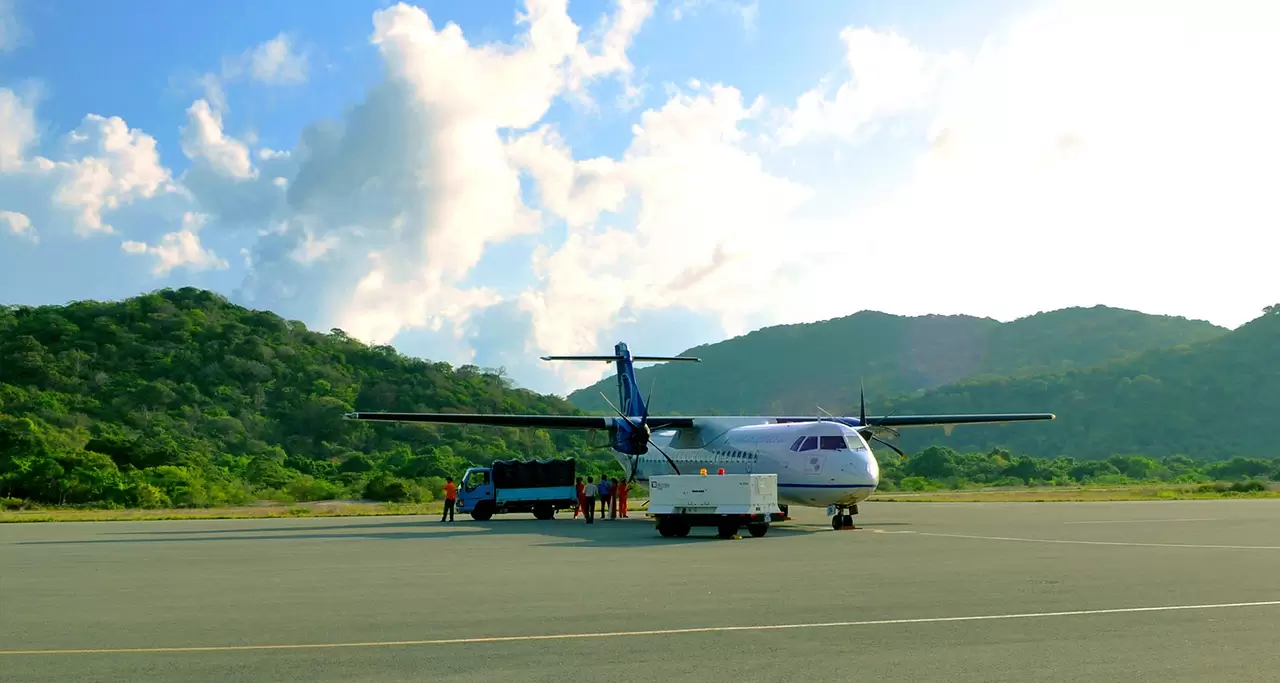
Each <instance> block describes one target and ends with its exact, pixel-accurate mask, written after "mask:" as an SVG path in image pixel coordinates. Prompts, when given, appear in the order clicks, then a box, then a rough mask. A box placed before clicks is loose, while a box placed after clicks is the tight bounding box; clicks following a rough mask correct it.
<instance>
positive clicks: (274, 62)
mask: <svg viewBox="0 0 1280 683" xmlns="http://www.w3.org/2000/svg"><path fill="white" fill-rule="evenodd" d="M242 59H243V60H244V61H246V62H248V71H249V73H250V75H252V76H253V78H254V80H256V81H259V82H261V83H271V84H286V83H290V84H292V83H303V82H305V81H306V80H307V55H306V53H304V52H301V51H298V50H296V49H295V46H294V44H293V40H292V38H290V37H289V36H288V35H286V34H284V33H281V34H279V35H277V36H276V37H275V38H272V39H271V40H268V41H266V42H265V43H262V44H261V45H259V46H257V47H255V48H254V49H253V50H251V51H249V52H247V53H246V54H245V55H244V56H243V57H242Z"/></svg>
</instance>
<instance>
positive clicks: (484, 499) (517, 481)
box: [458, 458, 578, 522]
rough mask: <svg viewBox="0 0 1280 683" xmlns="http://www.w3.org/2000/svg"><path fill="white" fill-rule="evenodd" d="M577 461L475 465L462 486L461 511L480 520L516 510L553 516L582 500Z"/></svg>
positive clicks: (525, 461) (500, 461) (535, 515)
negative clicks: (575, 477)
mask: <svg viewBox="0 0 1280 683" xmlns="http://www.w3.org/2000/svg"><path fill="white" fill-rule="evenodd" d="M576 464H577V463H576V461H575V460H573V459H572V458H571V459H568V460H499V461H497V462H494V463H493V465H492V466H490V467H472V468H470V469H468V470H467V473H466V474H464V475H462V485H461V486H460V487H458V512H461V513H463V514H470V515H471V518H472V519H475V520H477V521H480V522H483V521H486V520H488V519H489V518H491V517H493V515H495V514H505V513H513V512H529V513H533V516H534V517H536V518H538V519H543V520H546V519H551V518H552V517H555V513H556V511H558V510H572V509H573V508H574V507H575V506H577V504H578V489H577V487H576V486H575V480H574V473H575V471H576Z"/></svg>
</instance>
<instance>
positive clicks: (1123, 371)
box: [874, 307, 1280, 459]
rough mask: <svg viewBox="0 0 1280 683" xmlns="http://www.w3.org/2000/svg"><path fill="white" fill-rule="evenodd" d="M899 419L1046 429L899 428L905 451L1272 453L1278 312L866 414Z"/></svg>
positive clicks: (1278, 416) (1279, 378)
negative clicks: (1093, 362)
mask: <svg viewBox="0 0 1280 683" xmlns="http://www.w3.org/2000/svg"><path fill="white" fill-rule="evenodd" d="M875 408H876V410H875V411H874V412H876V413H880V412H881V410H882V409H886V408H887V410H888V411H891V412H896V413H898V414H904V415H905V414H912V413H934V412H941V413H966V412H984V411H1014V412H1021V411H1048V412H1053V413H1055V414H1057V416H1058V419H1057V420H1056V421H1054V422H1047V423H1034V424H1024V425H1018V424H1011V425H1001V426H981V427H978V426H975V427H960V428H957V429H956V430H955V431H954V432H953V434H952V435H951V436H950V437H945V436H944V435H943V433H942V431H941V430H940V429H932V428H931V429H910V430H903V432H902V441H901V446H903V447H904V448H906V449H907V450H908V452H911V450H912V449H918V448H923V447H925V446H928V445H931V444H943V445H946V446H949V447H951V448H954V449H956V450H960V451H966V450H975V449H976V450H986V449H989V448H991V447H992V446H1002V447H1006V448H1009V449H1011V450H1013V451H1014V452H1019V453H1032V454H1035V455H1037V456H1041V457H1055V456H1058V455H1067V456H1072V457H1075V458H1078V459H1095V458H1106V457H1108V456H1111V455H1113V454H1129V453H1134V454H1143V455H1148V456H1173V455H1180V454H1181V455H1187V456H1190V457H1192V458H1196V459H1221V458H1230V457H1235V456H1243V457H1274V456H1276V455H1280V445H1277V443H1276V439H1275V434H1276V427H1277V425H1278V424H1280V307H1270V308H1268V311H1267V313H1266V314H1264V315H1263V316H1261V317H1259V318H1257V319H1255V320H1253V321H1252V322H1250V323H1248V324H1246V325H1243V326H1241V327H1240V328H1239V329H1237V330H1234V331H1232V332H1229V333H1227V334H1225V335H1222V336H1220V337H1218V338H1216V339H1209V340H1206V341H1202V342H1198V343H1193V344H1184V345H1179V346H1176V347H1173V348H1168V349H1158V350H1155V351H1148V352H1146V353H1144V354H1141V355H1139V356H1137V357H1134V358H1129V359H1125V360H1120V361H1114V362H1111V363H1105V364H1102V365H1099V366H1096V367H1092V368H1087V369H1079V370H1069V371H1067V372H1065V373H1061V374H1049V373H1045V374H1040V375H1037V376H1033V377H1021V378H1008V379H996V380H975V381H964V382H959V383H956V384H952V385H949V386H945V387H941V388H938V389H934V390H932V391H928V392H925V393H924V394H923V395H921V396H917V397H912V398H905V399H901V400H898V401H891V402H888V404H886V405H877V406H875Z"/></svg>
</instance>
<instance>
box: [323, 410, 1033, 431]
mask: <svg viewBox="0 0 1280 683" xmlns="http://www.w3.org/2000/svg"><path fill="white" fill-rule="evenodd" d="M727 417H728V418H729V419H734V418H735V417H737V418H738V419H742V418H746V419H751V418H753V417H755V418H757V419H764V420H773V421H775V422H777V423H779V424H781V423H786V422H816V421H819V420H831V419H835V420H837V421H839V422H843V423H844V424H847V425H849V426H851V427H859V426H869V427H945V426H954V425H962V424H991V423H999V422H1028V421H1035V420H1052V419H1054V417H1055V416H1054V414H1053V413H974V414H967V415H893V416H889V417H867V418H866V423H865V425H863V424H862V423H861V421H860V420H859V419H858V418H856V417H835V418H831V417H821V416H817V415H797V416H773V415H758V416H749V415H743V416H727ZM343 418H344V419H347V420H366V421H375V422H427V423H435V424H468V425H486V426H490V427H537V428H543V429H610V428H612V427H613V426H614V425H615V424H616V423H617V422H618V421H620V420H621V418H616V417H602V416H594V415H502V414H496V415H494V414H480V413H361V412H357V413H347V414H345V415H343ZM648 421H649V424H650V425H653V426H654V428H655V429H657V428H658V427H659V426H661V428H662V429H692V428H694V427H695V426H698V425H697V424H696V423H697V422H698V421H710V422H715V421H717V419H716V418H715V417H702V418H698V417H686V416H662V415H651V416H649V420H648Z"/></svg>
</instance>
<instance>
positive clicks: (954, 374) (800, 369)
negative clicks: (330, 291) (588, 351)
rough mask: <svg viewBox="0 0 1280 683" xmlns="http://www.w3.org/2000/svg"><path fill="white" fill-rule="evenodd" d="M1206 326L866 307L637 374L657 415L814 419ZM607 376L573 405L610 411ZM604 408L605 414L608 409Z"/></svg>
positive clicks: (1173, 337)
mask: <svg viewBox="0 0 1280 683" xmlns="http://www.w3.org/2000/svg"><path fill="white" fill-rule="evenodd" d="M1226 331H1227V330H1225V329H1224V328H1221V327H1217V326H1214V325H1212V324H1210V323H1207V322H1202V321H1194V320H1187V319H1185V318H1176V317H1169V316H1158V315H1147V314H1145V313H1139V312H1136V311H1128V310H1123V309H1116V308H1108V307H1105V306H1097V307H1093V308H1068V309H1063V310H1059V311H1053V312H1049V313H1040V314H1037V315H1033V316H1029V317H1026V318H1021V319H1019V320H1015V321H1012V322H1008V323H1001V322H998V321H996V320H992V319H990V318H975V317H972V316H960V315H956V316H940V315H928V316H920V317H905V316H898V315H890V314H887V313H879V312H875V311H863V312H860V313H855V314H853V315H850V316H847V317H844V318H836V319H833V320H827V321H823V322H816V323H807V324H800V325H780V326H776V327H767V328H764V329H761V330H757V331H755V332H751V333H749V334H746V335H743V336H741V337H736V338H733V339H729V340H726V341H723V342H718V343H715V344H708V345H705V346H698V347H695V348H692V349H689V350H688V351H685V352H683V354H682V355H692V356H698V357H700V358H702V361H703V362H702V363H668V364H663V365H655V366H648V367H642V368H639V369H638V370H637V372H636V379H637V381H638V382H639V384H640V386H641V389H642V390H643V391H644V392H645V393H648V392H649V390H650V387H651V386H652V387H653V393H654V399H653V406H652V409H653V410H654V412H657V413H679V414H685V415H709V414H728V415H732V414H753V413H754V414H761V413H763V414H779V413H786V414H792V413H795V414H805V415H807V414H814V413H815V412H816V410H817V408H816V407H815V406H821V407H822V408H824V409H826V410H829V411H833V412H835V411H837V410H844V409H846V408H847V407H848V406H850V405H856V404H857V401H858V381H859V378H862V379H863V380H864V381H865V382H866V389H867V395H868V396H871V397H892V396H901V395H904V394H910V393H912V392H915V391H917V390H920V389H928V388H933V387H940V386H943V385H947V384H951V383H953V382H956V381H959V380H962V379H966V378H975V377H983V376H986V377H992V376H1024V375H1032V374H1036V373H1046V372H1054V371H1058V372H1061V371H1065V370H1068V369H1071V368H1086V367H1090V366H1093V365H1097V364H1099V363H1104V362H1107V361H1111V360H1117V359H1122V358H1126V357H1130V356H1133V355H1135V354H1139V353H1142V352H1144V351H1148V350H1151V349H1158V348H1166V347H1174V346H1178V345H1180V344H1187V343H1192V342H1196V341H1202V340H1206V339H1213V338H1216V337H1219V336H1221V335H1222V334H1224V333H1225V332H1226ZM615 386H616V385H615V380H614V379H613V378H612V377H608V378H606V379H604V380H602V381H600V382H598V383H596V384H594V385H592V386H590V387H587V388H585V389H580V390H578V391H575V392H573V393H571V394H570V395H569V397H568V398H569V400H570V401H571V402H572V403H573V404H574V405H576V406H578V407H579V408H582V409H584V410H589V411H593V412H594V411H609V410H610V409H609V407H608V405H607V404H606V403H605V402H604V401H603V400H602V399H601V398H600V392H601V391H603V392H604V394H605V395H606V396H608V397H609V399H610V400H615V399H614V396H615V395H616V393H617V391H616V389H615ZM610 412H611V411H610Z"/></svg>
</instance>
